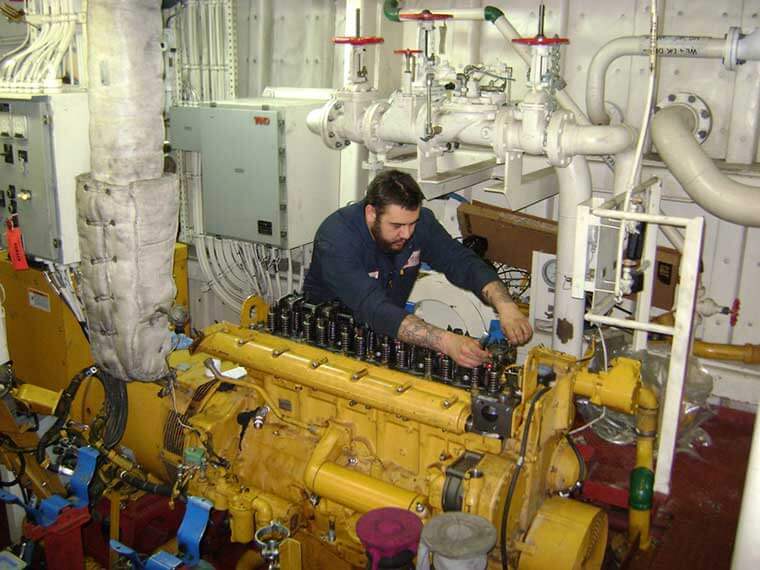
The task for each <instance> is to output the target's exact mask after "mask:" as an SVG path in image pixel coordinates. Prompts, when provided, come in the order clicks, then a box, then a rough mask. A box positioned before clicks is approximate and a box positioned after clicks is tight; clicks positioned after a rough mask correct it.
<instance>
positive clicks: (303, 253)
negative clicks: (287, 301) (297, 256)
mask: <svg viewBox="0 0 760 570" xmlns="http://www.w3.org/2000/svg"><path fill="white" fill-rule="evenodd" d="M305 267H306V246H305V245H302V246H301V266H300V267H299V271H300V275H299V277H298V290H299V291H300V292H301V293H303V284H304V281H305V279H306V277H305V271H304V268H305Z"/></svg>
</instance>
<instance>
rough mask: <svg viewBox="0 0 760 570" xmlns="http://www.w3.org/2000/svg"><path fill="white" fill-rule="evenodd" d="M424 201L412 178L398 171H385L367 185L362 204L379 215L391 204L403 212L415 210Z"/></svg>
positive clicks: (423, 196)
mask: <svg viewBox="0 0 760 570" xmlns="http://www.w3.org/2000/svg"><path fill="white" fill-rule="evenodd" d="M424 199H425V195H424V194H423V193H422V190H420V187H419V185H418V184H417V182H416V181H415V180H414V178H412V177H411V176H409V175H408V174H406V173H405V172H401V171H399V170H385V171H383V172H381V173H380V174H378V175H377V176H375V178H374V179H373V180H372V182H370V183H369V187H368V188H367V195H366V196H365V198H364V203H365V204H368V205H370V206H374V207H375V210H377V214H378V215H380V214H382V213H383V212H384V211H385V207H386V206H390V205H392V204H395V205H397V206H401V207H402V208H404V209H405V210H416V209H417V208H419V207H420V205H421V204H422V201H423V200H424Z"/></svg>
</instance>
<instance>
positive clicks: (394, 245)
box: [370, 216, 406, 253]
mask: <svg viewBox="0 0 760 570" xmlns="http://www.w3.org/2000/svg"><path fill="white" fill-rule="evenodd" d="M370 232H371V233H372V237H373V238H375V243H376V244H377V245H378V247H379V248H380V249H382V250H383V251H384V252H385V253H398V252H399V251H401V250H402V249H404V246H405V245H406V240H399V241H396V242H392V241H388V240H385V239H383V237H382V229H381V227H380V217H379V216H378V217H377V218H375V221H374V222H373V223H372V227H371V228H370Z"/></svg>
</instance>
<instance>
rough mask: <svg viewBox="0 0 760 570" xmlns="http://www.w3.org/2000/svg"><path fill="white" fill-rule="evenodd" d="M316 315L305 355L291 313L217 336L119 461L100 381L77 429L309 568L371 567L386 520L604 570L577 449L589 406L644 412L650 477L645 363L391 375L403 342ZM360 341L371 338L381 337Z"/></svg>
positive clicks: (82, 401) (539, 352) (153, 391)
mask: <svg viewBox="0 0 760 570" xmlns="http://www.w3.org/2000/svg"><path fill="white" fill-rule="evenodd" d="M248 308H250V307H247V308H246V309H248ZM321 310H323V311H324V310H326V309H325V308H324V307H323V308H322V309H321ZM259 314H261V307H259ZM300 314H301V320H300V322H297V323H295V325H296V326H298V327H301V333H300V336H301V337H302V339H306V340H312V341H313V342H306V341H304V340H294V339H293V338H290V337H291V336H293V335H292V334H290V333H292V331H293V330H294V329H289V328H288V325H287V324H286V323H290V324H294V321H293V315H292V313H290V314H289V315H288V316H287V317H282V315H281V314H274V313H272V312H271V311H270V314H269V321H270V322H269V327H265V326H264V325H263V324H262V323H253V322H249V321H250V317H249V318H244V319H243V322H242V326H234V325H231V324H228V323H221V324H218V325H214V326H212V327H210V328H208V329H206V330H205V331H204V334H203V336H202V337H201V338H200V339H198V340H197V341H196V343H195V344H194V346H192V347H191V349H190V350H178V351H175V352H174V353H173V354H172V356H171V357H170V364H171V367H172V370H173V377H172V378H170V379H169V380H168V381H167V382H165V383H164V384H162V385H161V386H158V385H156V384H152V383H136V382H135V383H131V384H129V386H128V401H129V413H128V419H127V424H126V430H125V432H124V436H123V438H122V440H121V446H122V448H116V447H114V448H113V449H110V450H108V449H106V448H105V447H104V446H103V445H102V441H101V439H100V436H99V433H101V430H98V429H94V428H92V427H90V428H88V427H87V426H97V425H98V422H99V421H100V422H102V420H103V417H102V413H100V412H99V410H100V409H101V407H102V401H103V390H102V388H101V385H100V383H98V382H97V381H95V380H94V379H93V378H88V379H85V380H84V381H83V382H82V384H81V387H80V388H79V390H78V394H77V396H76V399H75V400H74V401H73V403H72V405H71V408H70V417H71V421H69V423H68V424H67V425H68V429H69V430H76V429H79V436H80V437H82V438H83V439H84V440H86V441H87V442H88V443H89V444H90V445H92V446H94V447H96V448H98V449H99V450H100V451H101V452H102V454H103V455H104V457H105V460H106V461H107V462H109V463H111V464H112V466H113V467H114V469H115V472H116V473H117V474H118V477H119V478H121V479H122V480H124V481H126V482H127V483H130V484H131V485H133V486H138V487H140V488H144V489H150V490H154V491H155V490H158V489H159V488H160V489H161V490H162V491H163V492H166V493H171V494H172V496H174V497H179V496H180V495H187V496H198V497H203V498H206V499H208V500H209V501H210V502H211V503H213V506H214V508H215V509H216V510H219V511H226V512H227V514H228V515H229V521H230V529H231V540H232V542H236V543H241V544H249V543H252V542H253V541H254V538H255V535H256V532H257V530H258V531H261V529H267V532H268V531H269V530H270V529H271V528H272V525H271V523H272V521H278V522H279V526H278V528H279V527H286V528H287V530H288V532H289V534H290V536H291V537H292V538H293V539H294V540H292V541H291V542H295V543H297V544H298V547H299V548H300V551H301V554H300V560H301V567H302V568H325V569H328V568H329V569H341V568H345V569H349V568H359V567H361V568H363V567H365V564H366V555H365V551H364V548H363V547H362V544H361V542H360V541H359V538H358V537H357V533H356V524H357V521H358V520H359V518H360V517H361V516H362V515H363V514H364V513H367V512H369V511H371V510H373V509H378V508H383V507H396V508H399V509H403V510H406V511H410V512H412V513H414V514H415V515H416V516H417V517H419V519H420V520H421V521H422V522H423V523H427V522H428V521H430V520H431V519H432V518H433V517H435V516H436V515H439V514H440V513H442V512H444V511H462V512H464V513H470V514H473V515H478V516H480V517H483V518H484V519H486V520H487V521H490V523H491V524H493V526H494V527H495V529H496V531H497V533H496V534H497V546H496V548H494V549H493V551H492V552H491V554H490V556H489V568H502V567H504V568H506V567H510V568H512V567H514V568H516V567H519V568H548V567H551V568H554V569H556V568H599V567H600V566H601V563H602V559H603V557H604V552H605V548H606V539H607V517H606V514H605V513H604V511H602V510H600V509H598V508H596V507H594V506H591V505H588V504H585V503H582V502H580V501H576V500H574V499H572V498H570V495H571V494H572V492H573V490H574V488H575V486H576V484H577V483H578V482H579V480H580V479H581V476H582V472H583V471H584V466H583V459H582V457H581V456H580V454H579V453H578V451H577V450H576V449H575V448H574V446H573V444H572V441H571V440H570V438H569V437H567V433H568V430H569V429H570V427H571V425H572V423H573V419H574V409H575V408H574V403H573V398H574V394H576V393H577V394H582V395H584V396H587V397H589V398H591V399H592V400H593V401H596V402H598V403H602V404H606V405H611V406H614V407H616V408H618V409H622V410H625V411H627V412H629V413H636V412H638V413H639V417H640V424H641V426H643V427H645V428H647V429H645V430H642V432H641V433H642V434H644V436H645V437H642V438H640V441H639V465H640V466H641V467H644V468H651V444H652V440H653V438H654V429H653V427H652V425H651V424H652V422H656V400H654V399H653V398H651V397H650V394H649V392H648V391H647V390H645V389H643V388H642V387H641V383H640V378H639V363H637V362H635V361H632V360H626V359H618V360H617V361H616V362H615V363H614V364H613V366H612V367H610V369H609V370H608V371H607V372H603V373H599V374H594V373H591V372H589V371H588V370H586V369H585V368H583V367H582V366H581V365H580V364H579V363H577V362H576V360H575V359H574V358H572V357H570V356H567V355H564V354H561V353H557V352H553V351H551V350H548V349H544V348H535V349H533V350H532V351H531V352H530V354H529V356H528V358H527V360H526V361H525V363H524V365H523V366H520V367H517V366H516V365H514V364H506V362H508V359H507V358H506V357H504V358H502V360H499V358H500V357H499V356H498V347H497V348H496V349H495V350H494V354H495V356H494V362H492V363H489V365H488V366H486V368H485V369H484V370H482V371H479V370H469V371H467V370H465V371H461V370H460V371H458V372H457V371H452V370H450V369H449V370H448V371H447V370H446V363H445V361H444V362H442V361H441V358H442V357H441V355H432V354H430V353H427V352H421V353H419V354H417V355H416V356H413V355H410V356H406V353H405V351H406V350H407V349H409V350H414V349H411V347H404V346H400V345H397V346H395V348H394V351H393V354H394V355H395V362H396V364H395V365H394V367H389V366H388V364H392V363H391V362H388V360H387V359H386V356H387V355H389V354H390V353H391V351H390V349H389V348H388V347H387V343H389V342H391V341H390V340H389V339H374V340H372V339H364V340H365V341H366V344H364V345H362V346H361V348H362V351H361V352H360V351H358V349H357V347H358V346H359V345H357V344H356V343H352V347H353V348H352V349H351V351H349V350H348V349H347V345H346V343H345V339H346V338H347V337H346V335H345V330H346V329H347V327H341V326H340V325H341V321H340V319H337V321H335V324H336V326H335V327H333V328H332V329H331V328H330V326H329V325H330V323H331V320H330V318H332V317H330V318H328V317H329V314H328V313H324V314H325V315H327V316H326V317H324V318H319V317H318V318H317V319H315V320H314V321H311V320H310V319H309V318H305V319H304V318H303V311H301V313H300ZM338 314H339V313H335V315H338ZM278 319H280V321H281V323H282V326H279V327H278V326H277V325H276V322H277V320H278ZM304 327H306V328H307V333H308V334H304V333H303V328H304ZM309 327H311V328H309ZM267 329H268V330H269V331H270V332H267ZM322 329H325V330H324V331H322ZM357 331H358V334H359V335H360V339H363V338H364V337H363V335H364V334H365V333H366V332H368V331H364V330H361V329H357V328H351V334H352V335H354V334H357ZM272 333H276V334H272ZM341 337H342V338H343V340H344V342H343V343H341V341H340V339H341ZM354 340H356V339H355V338H354ZM320 343H321V344H323V345H325V346H315V344H320ZM399 351H401V358H399ZM357 352H359V354H357ZM384 353H387V354H385V355H384ZM359 357H361V358H359ZM402 359H403V360H402ZM400 363H403V364H400ZM449 364H450V363H449ZM417 369H419V370H417ZM413 372H418V374H414V373H413ZM442 373H446V374H447V375H449V376H447V377H446V379H445V381H444V380H442V379H441V375H442ZM467 382H469V385H467ZM28 388H29V387H28V386H27V387H25V386H21V387H19V388H17V389H16V390H15V391H14V394H15V395H16V397H17V398H19V399H21V400H24V401H26V402H29V401H35V400H36V401H37V402H38V407H41V403H40V402H41V401H44V400H45V398H43V397H42V396H40V394H39V393H38V392H39V390H35V391H31V390H29V389H28ZM642 402H643V403H642ZM47 403H48V405H49V406H50V408H51V409H52V408H55V407H56V405H55V404H56V402H55V400H51V399H50V398H49V397H47ZM642 422H643V423H642ZM647 426H648V427H647ZM649 490H650V491H651V487H650V488H649ZM647 492H648V491H647V489H646V484H644V488H643V489H642V491H641V493H642V494H643V495H646V493H647ZM632 513H633V510H632ZM648 517H649V512H648V507H647V505H646V501H644V502H643V503H642V504H640V505H639V508H638V510H637V513H636V514H632V523H633V524H632V529H633V532H635V533H636V534H635V536H636V537H639V536H640V539H641V542H642V545H644V544H645V542H647V541H648ZM256 538H260V537H256ZM283 567H285V566H283ZM292 567H296V566H292Z"/></svg>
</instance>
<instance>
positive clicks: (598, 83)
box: [586, 36, 741, 125]
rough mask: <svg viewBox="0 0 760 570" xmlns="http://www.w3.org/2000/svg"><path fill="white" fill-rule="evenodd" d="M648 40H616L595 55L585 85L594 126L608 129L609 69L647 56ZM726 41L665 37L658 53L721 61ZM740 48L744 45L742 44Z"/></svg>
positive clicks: (587, 109) (660, 40)
mask: <svg viewBox="0 0 760 570" xmlns="http://www.w3.org/2000/svg"><path fill="white" fill-rule="evenodd" d="M649 41H650V38H649V36H630V37H625V38H617V39H615V40H612V41H611V42H608V43H606V44H605V45H604V46H602V48H601V49H600V50H599V51H598V52H596V54H595V55H594V57H593V59H592V60H591V65H590V66H589V70H588V79H587V81H586V112H587V113H588V116H589V119H590V120H591V122H592V123H593V124H595V125H607V124H609V122H610V117H609V115H608V114H607V111H606V110H605V108H604V82H605V77H606V75H607V69H608V68H609V67H610V65H611V64H612V62H613V61H615V60H616V59H618V58H619V57H623V56H629V55H644V56H645V55H648V54H649ZM725 45H726V40H724V39H717V38H704V37H694V36H662V37H660V38H658V39H657V48H658V52H659V51H661V55H663V56H666V57H701V58H721V57H723V50H724V48H725ZM740 46H741V43H740Z"/></svg>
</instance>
